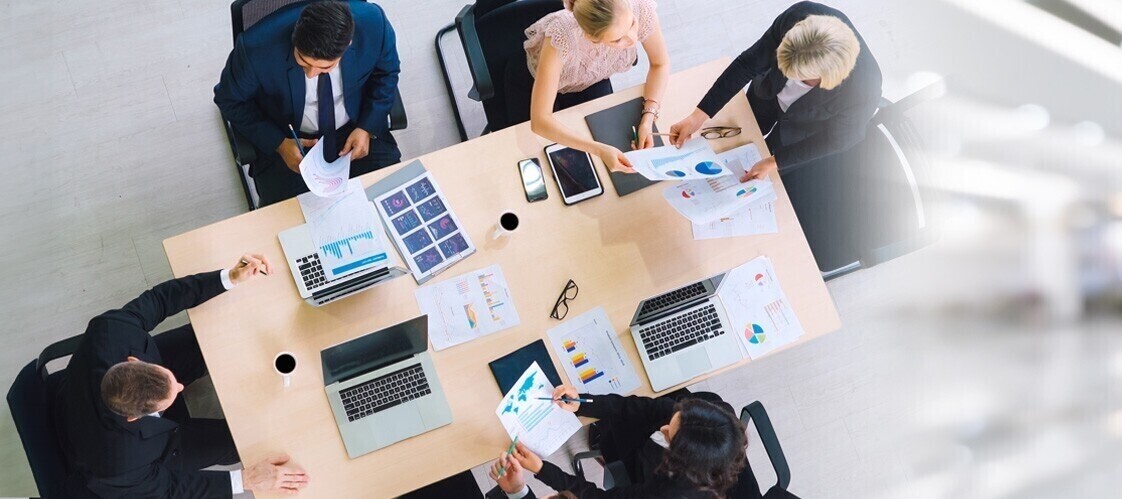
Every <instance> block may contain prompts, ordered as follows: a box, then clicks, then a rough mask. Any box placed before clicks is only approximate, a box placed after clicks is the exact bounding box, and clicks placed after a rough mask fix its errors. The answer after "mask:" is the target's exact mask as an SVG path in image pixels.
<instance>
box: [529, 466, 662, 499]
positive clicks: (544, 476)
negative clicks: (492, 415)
mask: <svg viewBox="0 0 1122 499" xmlns="http://www.w3.org/2000/svg"><path fill="white" fill-rule="evenodd" d="M534 477H535V478H537V479H538V480H540V481H541V482H542V483H544V484H546V485H548V486H549V487H550V488H552V489H553V490H556V491H559V492H560V491H562V490H567V491H569V492H572V493H573V495H575V496H577V497H579V498H581V499H605V498H613V499H632V498H634V499H646V498H648V497H650V496H651V491H649V490H646V489H645V488H644V487H642V486H639V487H622V488H621V487H617V488H614V489H612V490H603V489H601V488H600V487H597V486H596V484H594V483H592V482H589V481H587V480H582V479H581V478H580V477H577V476H574V475H570V474H568V473H565V472H564V471H561V468H558V467H557V465H555V464H553V463H551V462H548V461H543V462H542V469H541V470H539V471H538V473H537V474H536V475H534Z"/></svg>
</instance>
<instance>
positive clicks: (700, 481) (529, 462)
mask: <svg viewBox="0 0 1122 499" xmlns="http://www.w3.org/2000/svg"><path fill="white" fill-rule="evenodd" d="M560 397H566V398H577V397H578V394H577V391H576V389H575V388H573V387H571V386H561V387H558V388H557V390H556V392H555V393H554V398H560ZM579 397H580V398H593V399H594V400H595V402H593V403H588V404H580V403H578V402H573V403H567V402H558V405H560V406H561V407H562V408H563V409H565V410H568V411H570V412H575V413H576V414H577V415H579V416H588V417H594V418H599V419H601V420H605V421H609V422H611V423H612V425H613V426H626V427H629V428H631V429H635V430H638V431H645V430H649V429H650V428H657V432H651V433H656V434H654V435H651V440H652V441H654V444H656V446H658V447H660V450H661V452H658V453H657V454H659V455H660V457H658V459H659V462H658V463H657V464H656V465H655V466H654V467H653V469H651V468H650V467H648V468H647V469H645V470H644V468H643V466H642V465H641V464H640V465H637V466H629V472H630V473H637V475H636V476H633V477H632V479H633V480H642V481H641V483H637V484H635V485H631V486H628V487H617V488H614V489H611V490H601V489H600V488H598V487H597V486H596V485H595V484H592V483H590V482H587V481H585V480H583V479H581V478H578V477H576V476H573V475H570V474H568V473H565V472H564V471H561V469H560V468H558V467H557V466H556V465H554V464H552V463H548V462H544V461H542V459H541V458H540V457H538V456H537V455H535V454H534V453H533V452H531V451H530V450H529V449H527V448H526V447H525V446H524V445H522V444H521V443H519V444H518V445H517V446H516V447H515V450H514V452H513V453H511V454H510V455H505V454H504V455H503V456H500V458H499V460H497V461H496V462H495V464H494V465H493V466H492V468H491V478H492V479H494V480H495V481H496V482H498V484H499V487H498V488H499V489H500V490H501V491H502V492H503V493H505V495H506V497H508V498H512V499H521V498H533V497H535V496H534V494H533V492H532V491H530V490H529V488H528V487H527V486H526V484H525V481H524V480H523V478H522V474H521V471H522V470H523V469H526V470H529V471H530V472H531V473H533V474H534V476H535V477H536V478H537V479H538V480H540V481H541V482H543V483H545V484H546V485H548V486H550V487H551V488H553V489H554V490H558V491H568V492H570V493H571V494H572V495H573V496H575V497H578V498H582V499H583V498H653V499H658V498H697V499H702V498H704V499H716V498H724V497H728V494H729V491H730V489H732V488H733V487H734V486H735V485H737V482H738V479H739V477H740V475H741V471H742V470H745V465H746V457H745V449H746V448H747V446H748V439H747V437H746V436H745V433H744V426H743V425H741V423H740V420H739V419H737V418H736V416H735V415H734V414H733V412H732V410H731V407H730V406H729V405H728V404H725V403H724V402H720V401H719V400H718V401H715V402H709V401H706V400H701V399H699V398H684V399H682V400H679V401H678V402H674V401H673V400H669V399H665V398H659V399H652V398H648V397H621V396H618V395H599V396H595V397H593V396H591V395H586V394H581V395H579ZM659 424H661V427H659V426H658V425H659ZM635 469H637V470H638V471H634V470H635ZM500 470H504V472H503V475H502V476H499V472H500ZM647 475H649V476H647ZM752 482H753V485H754V480H752ZM494 492H497V491H494ZM488 497H492V498H494V497H502V496H501V495H497V494H495V493H492V494H489V495H488Z"/></svg>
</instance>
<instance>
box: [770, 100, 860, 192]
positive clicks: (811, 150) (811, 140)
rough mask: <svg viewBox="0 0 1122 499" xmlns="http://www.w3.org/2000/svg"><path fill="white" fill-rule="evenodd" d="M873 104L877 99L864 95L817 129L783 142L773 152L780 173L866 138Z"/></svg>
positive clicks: (843, 149)
mask: <svg viewBox="0 0 1122 499" xmlns="http://www.w3.org/2000/svg"><path fill="white" fill-rule="evenodd" d="M876 105H877V99H869V98H867V97H866V98H865V99H864V100H862V101H860V102H858V103H857V104H855V105H851V106H849V107H847V108H844V109H842V110H841V111H840V112H839V113H838V114H836V115H835V116H834V117H833V118H830V122H829V124H827V125H826V127H825V128H823V129H822V130H821V131H819V132H818V133H815V134H813V135H810V136H808V137H806V138H804V139H802V140H800V141H798V142H793V143H791V144H786V145H784V146H783V147H782V148H780V149H779V151H777V152H775V154H774V155H775V164H776V166H777V167H778V169H779V173H780V174H788V173H790V172H792V171H794V170H797V169H798V168H799V167H800V166H803V165H805V164H807V163H809V162H811V161H813V160H816V159H819V158H823V157H826V156H829V155H831V154H834V153H839V152H842V151H845V150H847V149H849V148H851V147H853V146H854V145H857V143H858V142H861V141H862V140H864V138H865V129H866V128H867V127H868V125H869V118H871V117H872V116H873V111H874V110H875V109H876Z"/></svg>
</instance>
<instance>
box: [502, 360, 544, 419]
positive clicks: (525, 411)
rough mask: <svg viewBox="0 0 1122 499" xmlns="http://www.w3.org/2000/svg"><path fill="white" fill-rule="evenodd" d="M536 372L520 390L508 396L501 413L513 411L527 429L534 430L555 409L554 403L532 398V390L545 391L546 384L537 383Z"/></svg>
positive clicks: (531, 374)
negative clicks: (530, 394)
mask: <svg viewBox="0 0 1122 499" xmlns="http://www.w3.org/2000/svg"><path fill="white" fill-rule="evenodd" d="M537 374H538V373H536V372H532V373H530V376H529V377H527V378H526V381H524V382H523V383H522V385H521V386H519V387H518V390H517V391H516V392H514V393H512V394H510V395H509V396H507V398H506V401H505V405H504V406H503V410H502V412H501V413H499V415H500V416H501V415H503V414H508V413H513V414H514V415H515V416H517V417H518V423H519V424H521V425H522V427H523V428H525V429H526V431H534V428H536V427H537V426H538V424H539V423H541V422H542V421H543V420H545V418H546V417H547V416H549V413H550V412H552V411H553V404H550V403H544V404H543V403H541V401H537V400H530V396H529V392H530V390H538V391H543V390H544V388H545V385H542V384H541V383H536V382H535V378H536V377H537Z"/></svg>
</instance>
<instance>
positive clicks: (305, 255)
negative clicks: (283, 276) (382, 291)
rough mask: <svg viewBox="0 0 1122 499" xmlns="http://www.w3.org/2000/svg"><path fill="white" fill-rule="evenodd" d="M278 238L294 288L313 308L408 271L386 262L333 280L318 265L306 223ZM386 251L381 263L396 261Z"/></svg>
mask: <svg viewBox="0 0 1122 499" xmlns="http://www.w3.org/2000/svg"><path fill="white" fill-rule="evenodd" d="M371 209H373V205H371ZM377 225H378V227H379V228H380V229H381V230H382V234H381V236H382V240H383V241H386V240H387V239H386V235H385V229H384V227H382V224H377ZM278 237H279V238H280V243H281V249H282V250H284V256H285V258H287V259H288V269H289V270H290V271H291V272H292V279H293V280H294V281H296V289H297V290H298V291H299V292H300V298H303V299H304V301H306V302H308V303H309V304H311V305H313V306H316V307H320V306H323V305H326V304H328V303H331V302H333V301H335V300H338V299H340V298H346V297H348V296H351V295H353V294H356V293H359V292H362V291H366V290H368V289H370V288H372V287H374V286H377V285H379V284H382V283H384V282H386V281H389V280H391V279H394V278H397V277H401V276H403V275H405V274H408V273H409V271H408V270H406V269H404V268H402V267H397V266H391V265H389V264H388V263H386V264H384V265H376V266H373V267H369V268H366V269H364V270H361V271H359V272H354V273H352V274H347V275H344V276H341V277H336V278H334V279H332V278H331V277H330V276H329V274H328V273H327V272H326V271H325V270H324V269H323V266H322V265H321V264H320V260H319V253H318V252H317V251H316V245H315V242H313V241H312V232H311V229H310V228H309V227H308V224H306V223H305V224H301V225H298V226H296V227H293V228H291V229H288V230H285V231H282V232H281V233H280V234H279V235H278ZM386 254H387V255H386V256H387V258H386V259H385V260H383V262H389V261H391V260H393V261H395V262H396V258H395V254H394V252H392V251H387V252H386Z"/></svg>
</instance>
